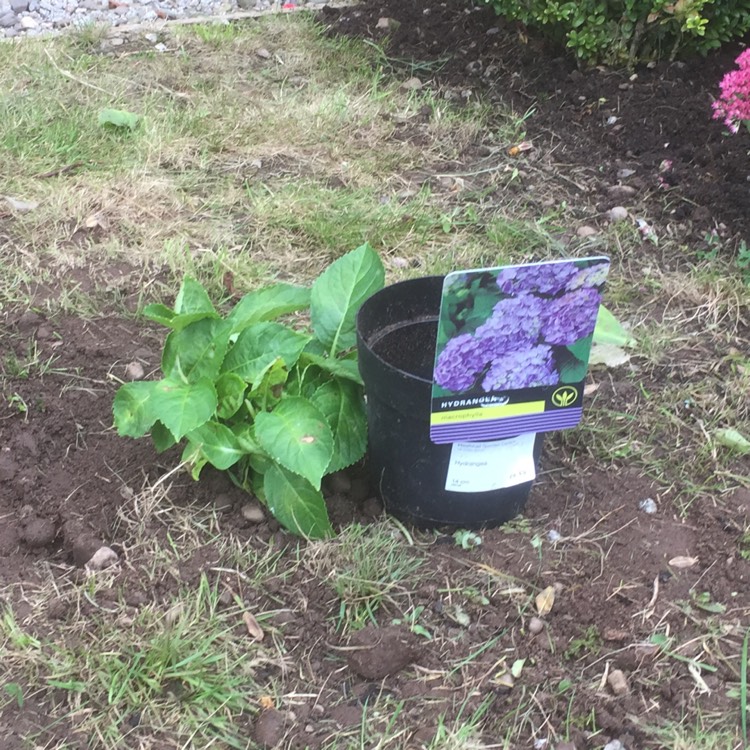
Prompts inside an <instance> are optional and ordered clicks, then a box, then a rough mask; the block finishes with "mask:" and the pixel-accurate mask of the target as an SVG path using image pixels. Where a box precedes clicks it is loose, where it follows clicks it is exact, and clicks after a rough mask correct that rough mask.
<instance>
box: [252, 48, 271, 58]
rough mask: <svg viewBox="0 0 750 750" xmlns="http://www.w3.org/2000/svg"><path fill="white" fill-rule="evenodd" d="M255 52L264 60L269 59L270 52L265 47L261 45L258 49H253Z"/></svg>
mask: <svg viewBox="0 0 750 750" xmlns="http://www.w3.org/2000/svg"><path fill="white" fill-rule="evenodd" d="M255 54H256V55H257V56H258V57H262V58H263V59H264V60H270V59H271V53H270V52H269V51H268V50H267V49H266V48H265V47H261V48H260V49H257V50H255Z"/></svg>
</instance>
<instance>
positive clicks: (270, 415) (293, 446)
mask: <svg viewBox="0 0 750 750" xmlns="http://www.w3.org/2000/svg"><path fill="white" fill-rule="evenodd" d="M255 437H256V439H257V441H258V442H259V443H260V446H261V448H263V450H265V451H266V452H267V453H268V454H269V455H270V456H271V457H272V458H274V459H275V460H276V461H278V462H279V463H280V464H281V465H282V466H284V467H286V468H287V469H289V470H290V471H293V472H294V473H295V474H299V475H300V476H303V477H305V479H307V480H308V481H309V482H310V484H312V485H313V486H314V487H315V488H316V489H320V480H321V479H322V477H323V474H325V472H326V468H327V467H328V464H329V463H330V462H331V456H332V455H333V435H332V434H331V428H330V427H329V426H328V422H327V421H326V418H325V416H324V415H323V414H322V413H321V411H320V409H318V408H317V407H316V406H313V404H311V403H310V402H309V401H308V400H307V399H305V398H300V397H299V396H292V397H290V398H285V399H284V400H283V401H281V403H279V405H278V406H277V407H276V408H275V409H274V410H273V411H271V412H261V413H260V414H258V416H257V417H256V418H255Z"/></svg>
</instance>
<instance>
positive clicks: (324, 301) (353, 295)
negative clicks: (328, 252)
mask: <svg viewBox="0 0 750 750" xmlns="http://www.w3.org/2000/svg"><path fill="white" fill-rule="evenodd" d="M384 280H385V269H384V268H383V263H382V262H381V260H380V257H379V256H378V254H377V253H376V252H375V251H374V250H373V249H372V248H371V247H370V245H368V244H364V245H362V246H360V247H358V248H357V249H356V250H352V251H351V252H350V253H347V254H346V255H344V256H342V257H341V258H339V259H338V260H337V261H335V262H334V263H332V264H331V265H330V266H328V268H327V269H326V270H325V271H324V272H323V273H322V274H321V275H320V276H319V277H318V278H317V279H316V280H315V283H314V284H313V287H312V297H311V299H310V318H311V320H312V326H313V331H315V335H316V336H317V338H318V340H320V341H321V342H322V343H323V344H325V345H326V347H328V348H329V351H330V354H331V356H333V355H335V354H336V352H338V351H341V350H342V349H350V348H351V347H353V346H354V344H355V343H356V336H355V332H354V328H355V319H356V315H357V310H359V307H360V305H361V304H362V303H363V302H364V301H365V300H366V299H367V298H368V297H369V296H370V295H372V294H374V293H375V292H377V291H378V290H379V289H382V287H383V282H384Z"/></svg>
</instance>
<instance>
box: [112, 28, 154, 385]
mask: <svg viewBox="0 0 750 750" xmlns="http://www.w3.org/2000/svg"><path fill="white" fill-rule="evenodd" d="M114 41H115V40H114V39H113V40H112V43H113V44H114ZM120 41H122V40H120ZM145 375H146V373H145V371H144V369H143V365H142V364H141V363H140V362H130V363H128V364H127V365H126V366H125V377H126V378H127V379H128V380H143V378H144V377H145Z"/></svg>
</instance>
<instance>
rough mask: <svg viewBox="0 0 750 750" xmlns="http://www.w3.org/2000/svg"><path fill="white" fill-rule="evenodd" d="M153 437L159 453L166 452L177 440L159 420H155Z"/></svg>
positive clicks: (152, 429) (152, 431) (152, 428)
mask: <svg viewBox="0 0 750 750" xmlns="http://www.w3.org/2000/svg"><path fill="white" fill-rule="evenodd" d="M151 439H152V440H153V441H154V447H155V448H156V452H157V453H164V451H166V450H169V449H170V448H171V447H172V446H173V445H175V443H176V442H177V441H176V440H175V439H174V435H173V434H172V433H171V432H170V431H169V430H168V429H167V428H166V427H165V426H164V425H163V424H162V423H161V422H159V421H157V422H154V424H153V427H151Z"/></svg>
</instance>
